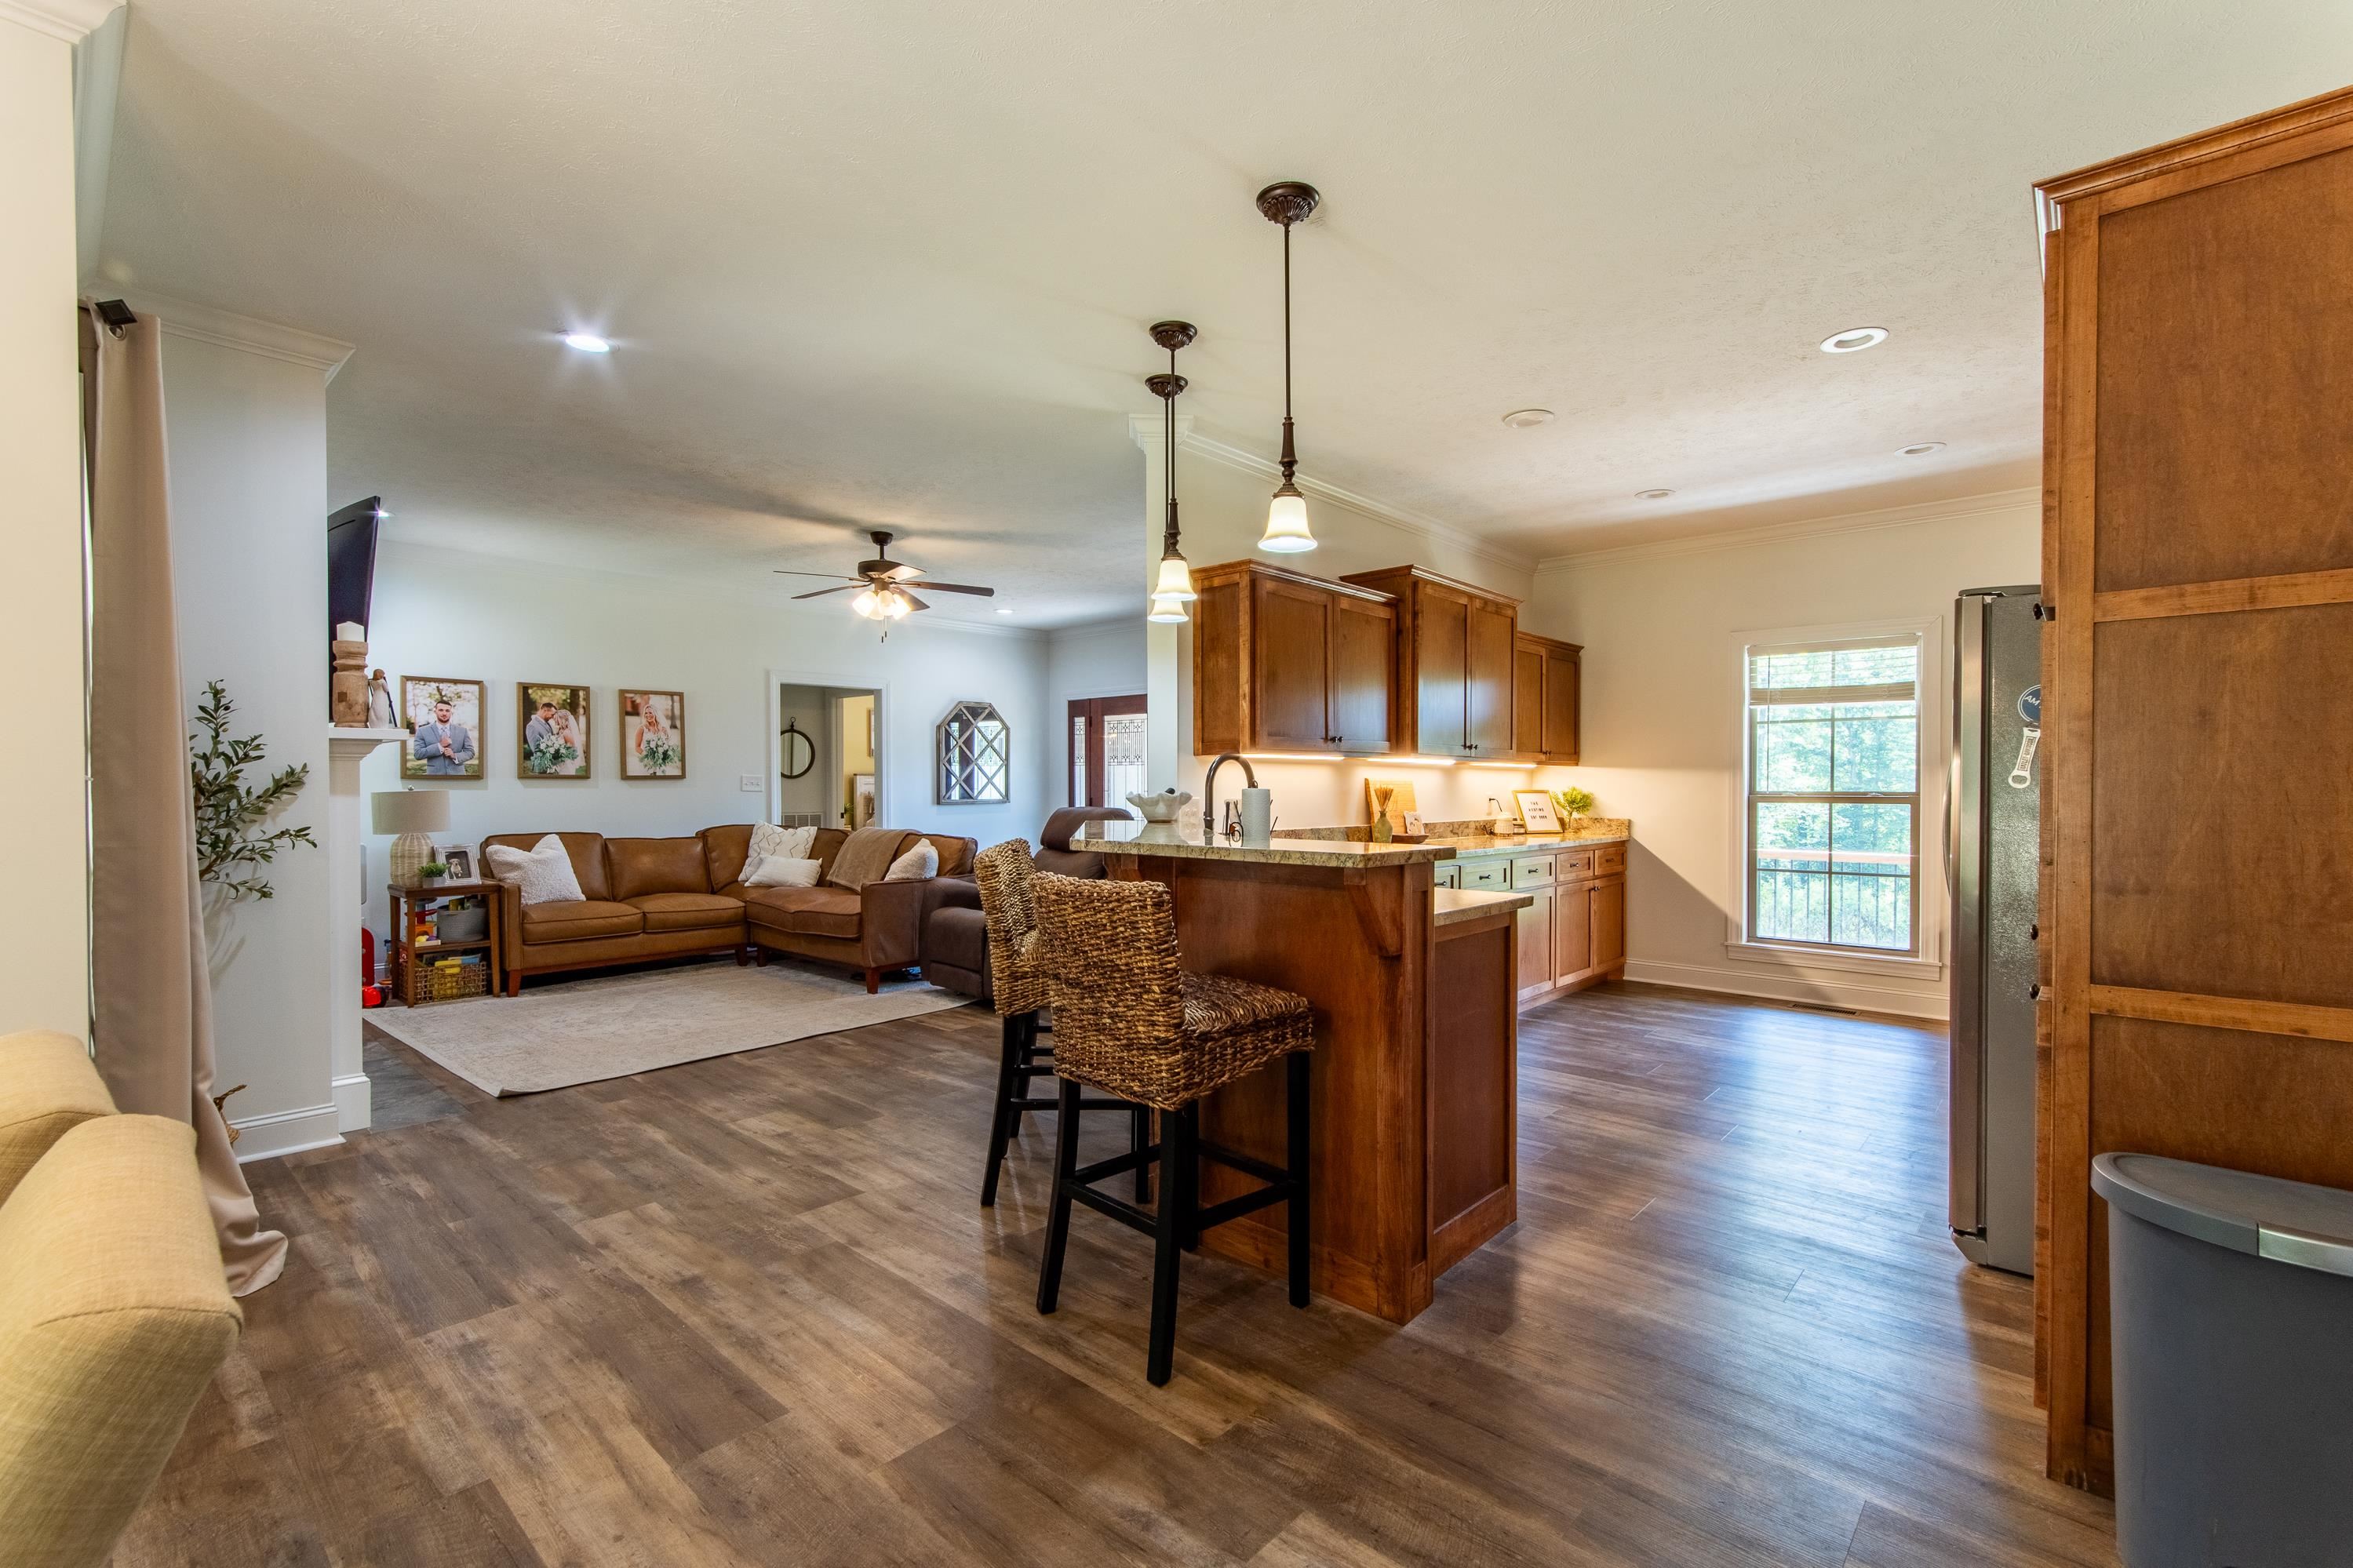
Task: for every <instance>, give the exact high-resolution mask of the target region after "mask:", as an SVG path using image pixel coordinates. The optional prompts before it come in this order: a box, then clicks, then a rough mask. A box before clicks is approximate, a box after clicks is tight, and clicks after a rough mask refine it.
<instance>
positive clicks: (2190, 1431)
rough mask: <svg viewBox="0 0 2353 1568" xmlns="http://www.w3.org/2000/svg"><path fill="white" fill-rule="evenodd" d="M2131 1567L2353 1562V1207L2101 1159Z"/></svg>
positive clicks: (2197, 1169)
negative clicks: (2106, 1209) (2106, 1215)
mask: <svg viewBox="0 0 2353 1568" xmlns="http://www.w3.org/2000/svg"><path fill="white" fill-rule="evenodd" d="M2092 1189H2093V1191H2094V1192H2096V1193H2098V1194H2100V1196H2102V1197H2103V1198H2105V1199H2106V1200H2107V1203H2108V1325H2109V1354H2110V1364H2111V1367H2112V1369H2113V1373H2114V1384H2115V1389H2116V1546H2117V1549H2118V1551H2119V1552H2121V1553H2122V1554H2123V1557H2124V1560H2125V1562H2126V1564H2127V1565H2128V1568H2324V1565H2335V1564H2343V1563H2353V1193H2348V1192H2339V1191H2338V1190H2337V1189H2336V1188H2334V1187H2316V1186H2310V1185H2307V1184H2305V1183H2302V1182H2284V1181H2280V1180H2278V1179H2276V1178H2274V1177H2271V1176H2256V1175H2250V1174H2248V1173H2246V1172H2244V1171H2226V1170H2223V1169H2221V1168H2220V1167H2219V1166H2214V1165H2193V1164H2190V1163H2188V1162H2186V1161H2182V1160H2163V1159H2159V1158H2158V1157H2157V1156H2155V1155H2153V1154H2103V1155H2101V1156H2100V1157H2099V1158H2098V1159H2096V1160H2094V1161H2093V1162H2092Z"/></svg>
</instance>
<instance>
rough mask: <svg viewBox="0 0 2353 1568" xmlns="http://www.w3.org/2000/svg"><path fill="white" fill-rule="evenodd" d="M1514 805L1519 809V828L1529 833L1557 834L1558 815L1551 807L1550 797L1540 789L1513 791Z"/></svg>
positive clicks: (1558, 825) (1558, 827)
mask: <svg viewBox="0 0 2353 1568" xmlns="http://www.w3.org/2000/svg"><path fill="white" fill-rule="evenodd" d="M1512 800H1513V802H1514V804H1515V805H1518V806H1519V808H1520V826H1523V827H1525V828H1526V829H1527V830H1528V831H1529V832H1530V833H1558V832H1559V831H1560V814H1559V813H1558V812H1556V811H1555V810H1553V807H1552V795H1551V793H1550V792H1549V791H1546V790H1540V789H1515V790H1514V791H1513V792H1512Z"/></svg>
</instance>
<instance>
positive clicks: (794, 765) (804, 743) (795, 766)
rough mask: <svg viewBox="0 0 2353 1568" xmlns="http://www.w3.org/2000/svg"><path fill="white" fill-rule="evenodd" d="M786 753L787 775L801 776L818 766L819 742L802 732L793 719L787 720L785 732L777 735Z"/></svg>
mask: <svg viewBox="0 0 2353 1568" xmlns="http://www.w3.org/2000/svg"><path fill="white" fill-rule="evenodd" d="M776 739H777V741H778V742H779V749H780V750H781V751H782V752H783V754H784V770H785V776H786V778H788V779H797V778H799V777H800V776H801V775H802V774H804V773H807V772H808V771H809V770H810V769H811V768H813V767H815V766H817V742H814V741H811V740H810V739H809V738H808V737H807V735H805V734H803V733H801V731H800V730H799V728H798V726H797V725H796V724H795V723H794V722H793V721H791V720H790V719H787V720H786V721H785V729H784V733H783V734H781V735H779V736H777V737H776Z"/></svg>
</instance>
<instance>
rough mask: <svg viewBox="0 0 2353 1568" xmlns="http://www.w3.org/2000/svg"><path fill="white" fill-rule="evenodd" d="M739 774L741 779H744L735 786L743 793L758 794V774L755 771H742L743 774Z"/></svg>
mask: <svg viewBox="0 0 2353 1568" xmlns="http://www.w3.org/2000/svg"><path fill="white" fill-rule="evenodd" d="M740 776H741V777H742V779H743V781H744V782H743V783H742V784H738V785H736V786H735V787H736V788H738V789H740V790H742V791H743V792H744V794H745V795H757V794H759V793H760V775H759V774H757V773H744V774H742V775H740Z"/></svg>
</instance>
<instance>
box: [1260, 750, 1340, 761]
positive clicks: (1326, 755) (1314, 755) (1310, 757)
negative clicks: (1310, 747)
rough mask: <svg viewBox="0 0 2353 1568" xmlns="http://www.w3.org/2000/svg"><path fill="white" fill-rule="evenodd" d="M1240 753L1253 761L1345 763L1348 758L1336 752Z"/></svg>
mask: <svg viewBox="0 0 2353 1568" xmlns="http://www.w3.org/2000/svg"><path fill="white" fill-rule="evenodd" d="M1242 755H1243V756H1245V757H1248V758H1249V759H1250V761H1251V762H1254V763H1345V762H1346V761H1347V760H1348V759H1347V758H1346V757H1344V756H1342V755H1341V754H1340V753H1339V752H1243V753H1242Z"/></svg>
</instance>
